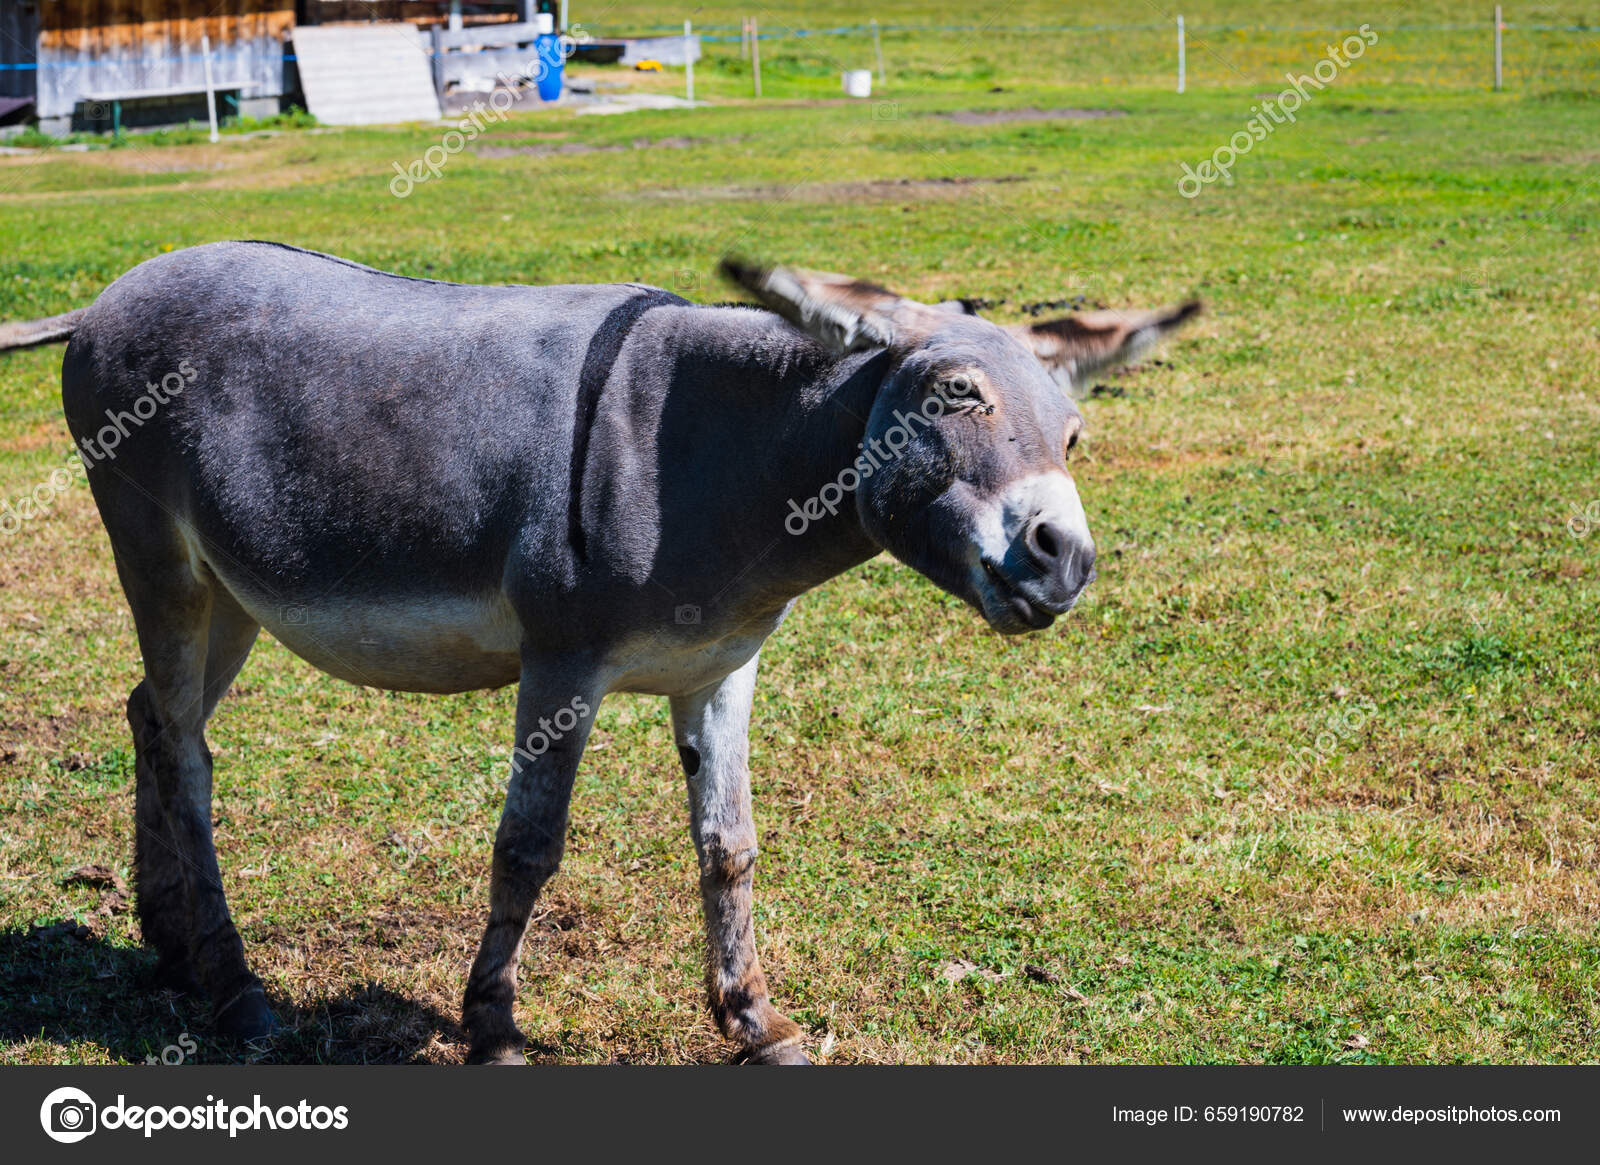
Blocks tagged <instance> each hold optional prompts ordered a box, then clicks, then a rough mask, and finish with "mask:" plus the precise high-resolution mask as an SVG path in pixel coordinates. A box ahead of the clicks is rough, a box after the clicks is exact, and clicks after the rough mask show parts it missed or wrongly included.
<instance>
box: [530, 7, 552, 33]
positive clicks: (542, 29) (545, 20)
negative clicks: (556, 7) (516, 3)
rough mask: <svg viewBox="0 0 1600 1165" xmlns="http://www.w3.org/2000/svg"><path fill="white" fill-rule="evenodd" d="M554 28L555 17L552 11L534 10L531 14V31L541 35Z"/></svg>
mask: <svg viewBox="0 0 1600 1165" xmlns="http://www.w3.org/2000/svg"><path fill="white" fill-rule="evenodd" d="M555 30H556V17H555V13H553V12H535V13H534V14H533V31H534V32H537V33H540V34H541V35H548V34H549V33H552V32H554V31H555Z"/></svg>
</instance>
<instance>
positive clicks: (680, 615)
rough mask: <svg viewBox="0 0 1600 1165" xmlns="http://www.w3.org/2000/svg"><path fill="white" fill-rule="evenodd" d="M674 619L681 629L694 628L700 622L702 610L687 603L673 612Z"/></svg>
mask: <svg viewBox="0 0 1600 1165" xmlns="http://www.w3.org/2000/svg"><path fill="white" fill-rule="evenodd" d="M672 619H673V622H675V623H677V624H678V625H679V626H680V627H689V626H693V625H694V624H696V623H698V622H700V608H699V607H696V606H692V605H690V604H688V603H685V604H683V606H681V607H679V608H677V609H676V610H674V611H673V612H672Z"/></svg>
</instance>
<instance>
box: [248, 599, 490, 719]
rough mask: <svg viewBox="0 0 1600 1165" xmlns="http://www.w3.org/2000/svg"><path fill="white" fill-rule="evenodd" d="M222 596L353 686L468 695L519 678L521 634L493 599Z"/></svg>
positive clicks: (309, 659)
mask: <svg viewBox="0 0 1600 1165" xmlns="http://www.w3.org/2000/svg"><path fill="white" fill-rule="evenodd" d="M224 581H225V582H226V580H224ZM228 589H229V590H230V591H231V592H232V593H233V594H234V596H235V597H236V598H237V599H238V600H239V602H240V605H242V606H243V607H244V608H245V610H247V611H249V612H250V614H251V615H253V616H254V617H255V618H256V620H257V621H258V622H259V623H260V624H261V625H262V627H264V628H266V630H268V631H269V632H271V633H272V635H273V636H274V637H275V638H277V639H278V640H280V641H281V642H282V643H283V644H284V646H285V647H287V648H288V649H289V650H290V651H292V652H294V653H295V654H296V655H298V656H299V657H300V658H301V659H303V660H305V661H306V662H307V663H309V664H311V665H313V666H314V667H318V668H321V669H322V670H323V671H325V672H328V673H329V674H330V675H335V676H338V677H339V678H340V679H342V680H349V681H350V682H351V683H353V684H364V685H366V686H368V687H373V688H387V689H392V690H396V691H405V692H466V691H474V690H477V689H480V688H499V687H504V686H505V685H506V684H510V683H515V682H516V681H517V678H518V676H519V675H520V673H521V654H520V651H519V647H520V643H521V638H522V632H521V627H520V625H519V624H518V622H517V618H516V615H515V613H514V612H513V611H512V609H511V605H510V604H509V603H508V602H506V600H505V598H504V596H502V595H499V594H493V595H484V596H481V597H478V598H465V597H461V596H438V597H430V598H420V597H418V598H395V599H375V600H369V601H361V600H355V599H348V598H345V599H341V598H334V599H318V600H310V601H307V602H304V603H297V602H294V601H287V602H284V601H276V600H266V601H263V600H262V599H261V597H260V596H253V595H250V594H248V593H241V592H240V591H239V590H238V589H237V588H236V587H234V586H233V585H231V584H229V585H228Z"/></svg>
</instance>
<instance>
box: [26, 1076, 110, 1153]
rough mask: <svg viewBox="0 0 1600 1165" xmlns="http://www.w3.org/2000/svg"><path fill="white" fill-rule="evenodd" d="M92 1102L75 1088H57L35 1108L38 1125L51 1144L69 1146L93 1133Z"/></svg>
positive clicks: (85, 1093)
mask: <svg viewBox="0 0 1600 1165" xmlns="http://www.w3.org/2000/svg"><path fill="white" fill-rule="evenodd" d="M96 1112H97V1109H96V1108H95V1103H94V1101H92V1100H90V1099H89V1094H88V1093H87V1092H84V1091H83V1090H82V1089H79V1088H57V1089H56V1090H55V1091H54V1092H52V1093H51V1094H50V1095H49V1096H47V1097H45V1098H44V1103H43V1104H41V1105H40V1106H39V1123H40V1124H41V1125H43V1126H44V1134H45V1136H47V1137H49V1138H50V1139H51V1140H52V1141H59V1142H61V1143H62V1144H63V1145H71V1144H74V1143H75V1142H78V1141H81V1140H83V1138H85V1137H87V1136H88V1135H89V1134H90V1133H92V1132H94V1130H95V1124H96V1121H95V1113H96Z"/></svg>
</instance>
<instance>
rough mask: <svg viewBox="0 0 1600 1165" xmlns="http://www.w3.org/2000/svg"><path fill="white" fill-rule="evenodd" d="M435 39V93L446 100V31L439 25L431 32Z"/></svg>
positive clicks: (440, 98) (441, 99)
mask: <svg viewBox="0 0 1600 1165" xmlns="http://www.w3.org/2000/svg"><path fill="white" fill-rule="evenodd" d="M429 31H430V33H431V35H432V37H433V91H434V92H435V93H437V94H438V95H439V100H440V101H441V102H442V101H443V100H444V30H443V29H441V28H440V27H439V26H438V25H437V24H436V25H434V26H433V28H432V29H430V30H429Z"/></svg>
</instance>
